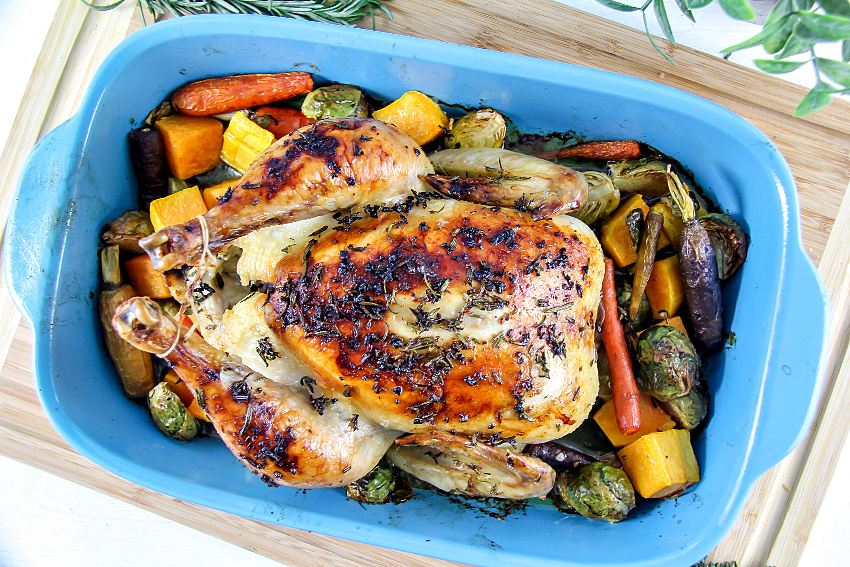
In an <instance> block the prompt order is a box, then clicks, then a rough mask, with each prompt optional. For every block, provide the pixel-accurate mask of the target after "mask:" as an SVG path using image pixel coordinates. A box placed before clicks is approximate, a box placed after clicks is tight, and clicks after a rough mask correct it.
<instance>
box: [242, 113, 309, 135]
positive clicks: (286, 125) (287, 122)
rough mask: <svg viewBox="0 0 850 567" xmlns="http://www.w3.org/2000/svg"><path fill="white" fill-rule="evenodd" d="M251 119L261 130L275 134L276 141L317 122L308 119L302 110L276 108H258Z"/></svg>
mask: <svg viewBox="0 0 850 567" xmlns="http://www.w3.org/2000/svg"><path fill="white" fill-rule="evenodd" d="M251 119H252V120H253V121H254V122H256V123H257V125H259V126H260V127H261V128H264V129H266V130H268V131H269V132H271V133H272V134H274V137H275V138H276V139H277V138H282V137H284V136H286V135H287V134H289V133H290V132H292V131H293V130H297V129H298V128H301V127H302V126H306V125H307V124H312V123H313V122H315V120H314V119H313V118H308V117H307V116H305V115H304V113H303V112H301V111H300V110H296V109H294V108H278V107H276V106H264V107H262V108H258V109H257V110H256V111H255V112H254V116H253V117H252V118H251Z"/></svg>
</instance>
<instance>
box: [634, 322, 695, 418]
mask: <svg viewBox="0 0 850 567" xmlns="http://www.w3.org/2000/svg"><path fill="white" fill-rule="evenodd" d="M637 360H638V373H637V380H638V384H639V385H640V388H641V390H643V391H644V392H646V393H647V394H649V395H650V396H652V397H653V398H655V399H657V400H659V401H662V402H664V401H667V400H671V399H673V398H677V397H679V396H684V395H685V394H687V393H688V392H690V390H691V386H693V385H694V384H696V382H697V380H699V355H698V354H697V351H696V349H695V348H694V345H693V344H692V343H691V341H690V340H688V337H687V336H686V335H685V334H684V333H682V332H681V331H680V330H679V329H676V328H675V327H668V326H667V325H658V326H657V327H652V328H651V329H649V330H647V331H646V332H645V333H643V334H642V335H641V336H640V341H639V342H638V348H637Z"/></svg>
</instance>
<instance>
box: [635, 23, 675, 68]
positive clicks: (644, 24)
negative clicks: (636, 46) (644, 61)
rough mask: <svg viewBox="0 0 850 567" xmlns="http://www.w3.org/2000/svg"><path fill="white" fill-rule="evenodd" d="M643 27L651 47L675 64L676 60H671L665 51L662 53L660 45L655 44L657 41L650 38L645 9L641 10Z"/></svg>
mask: <svg viewBox="0 0 850 567" xmlns="http://www.w3.org/2000/svg"><path fill="white" fill-rule="evenodd" d="M643 29H645V30H646V37H648V38H649V43H651V44H652V47H654V48H655V51H657V52H658V53H660V54H661V56H662V57H663V58H664V59H666V60H667V61H669V62H670V63H672V64H673V65H676V62H675V61H673V60H672V59H670V56H669V55H667V54H666V53H664V52H663V51H661V48H660V47H658V44H657V43H655V40H654V39H652V34H651V33H649V22H648V21H647V19H646V10H643Z"/></svg>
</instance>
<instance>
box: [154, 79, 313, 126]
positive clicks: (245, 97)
mask: <svg viewBox="0 0 850 567" xmlns="http://www.w3.org/2000/svg"><path fill="white" fill-rule="evenodd" d="M311 90H313V77H312V75H310V73H301V72H291V73H271V74H255V75H235V76H232V77H218V78H215V79H205V80H203V81H196V82H194V83H189V84H188V85H185V86H183V87H180V88H179V89H177V90H176V91H175V92H174V94H173V95H172V96H171V104H172V105H173V106H174V108H175V109H176V110H177V111H178V112H181V113H183V114H188V115H190V116H213V115H215V114H224V113H227V112H233V111H234V110H241V109H243V108H251V107H253V106H260V105H263V104H269V103H270V102H276V101H279V100H285V99H288V98H292V97H294V96H297V95H301V94H306V93H309V92H310V91H311Z"/></svg>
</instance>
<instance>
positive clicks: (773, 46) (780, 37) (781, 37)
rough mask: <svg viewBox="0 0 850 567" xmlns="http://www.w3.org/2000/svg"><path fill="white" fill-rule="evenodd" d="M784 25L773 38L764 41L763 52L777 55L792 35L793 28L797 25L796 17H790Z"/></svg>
mask: <svg viewBox="0 0 850 567" xmlns="http://www.w3.org/2000/svg"><path fill="white" fill-rule="evenodd" d="M784 21H785V25H784V26H782V27H781V28H780V29H778V30H777V32H776V33H775V34H774V35H773V37H769V38H767V39H766V40H765V41H764V44H763V45H764V50H765V51H767V52H768V53H771V54H773V53H778V52H780V51H782V48H783V47H785V44H786V43H788V39H789V38H790V37H791V34H792V33H794V26H795V25H796V24H797V16H794V15H791V16H789V17H787V18H786V19H785V20H784Z"/></svg>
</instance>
